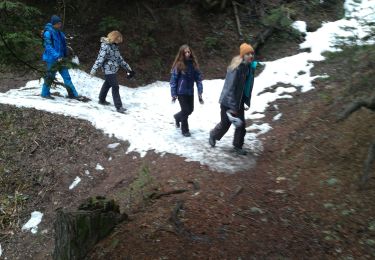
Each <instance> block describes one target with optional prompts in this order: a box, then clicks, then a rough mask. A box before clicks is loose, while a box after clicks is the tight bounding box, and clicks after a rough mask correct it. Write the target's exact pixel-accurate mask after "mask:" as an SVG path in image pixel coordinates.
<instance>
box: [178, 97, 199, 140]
mask: <svg viewBox="0 0 375 260" xmlns="http://www.w3.org/2000/svg"><path fill="white" fill-rule="evenodd" d="M178 102H179V103H180V106H181V111H180V112H178V113H177V114H175V115H174V118H175V119H176V120H177V121H178V122H181V131H182V133H186V132H189V123H188V117H189V115H191V113H193V111H194V96H189V95H179V96H178Z"/></svg>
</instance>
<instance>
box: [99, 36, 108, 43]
mask: <svg viewBox="0 0 375 260" xmlns="http://www.w3.org/2000/svg"><path fill="white" fill-rule="evenodd" d="M100 42H101V43H106V44H110V42H109V40H108V38H107V37H101V38H100Z"/></svg>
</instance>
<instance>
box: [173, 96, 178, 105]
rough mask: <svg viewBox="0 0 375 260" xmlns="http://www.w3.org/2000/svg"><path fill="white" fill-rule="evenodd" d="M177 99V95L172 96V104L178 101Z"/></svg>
mask: <svg viewBox="0 0 375 260" xmlns="http://www.w3.org/2000/svg"><path fill="white" fill-rule="evenodd" d="M176 99H177V97H176V96H174V97H172V104H174V103H176Z"/></svg>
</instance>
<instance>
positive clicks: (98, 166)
mask: <svg viewBox="0 0 375 260" xmlns="http://www.w3.org/2000/svg"><path fill="white" fill-rule="evenodd" d="M95 170H97V171H103V170H104V167H103V166H101V165H100V164H99V163H98V164H96V167H95Z"/></svg>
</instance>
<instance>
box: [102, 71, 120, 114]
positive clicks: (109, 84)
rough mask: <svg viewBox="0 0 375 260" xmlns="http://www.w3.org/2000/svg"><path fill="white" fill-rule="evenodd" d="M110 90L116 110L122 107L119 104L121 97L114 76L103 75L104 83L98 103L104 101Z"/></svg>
mask: <svg viewBox="0 0 375 260" xmlns="http://www.w3.org/2000/svg"><path fill="white" fill-rule="evenodd" d="M110 88H112V97H113V103H114V104H115V107H116V108H117V109H118V108H120V107H122V102H121V97H120V93H119V85H118V82H117V76H116V74H108V75H105V81H104V84H103V86H102V89H101V90H100V93H99V101H100V102H104V101H105V98H106V97H107V93H108V91H109V89H110Z"/></svg>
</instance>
